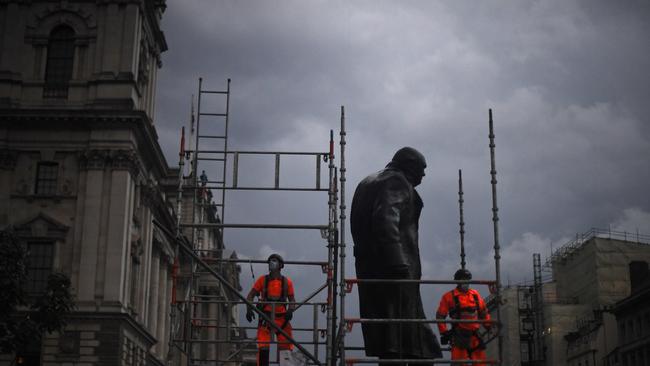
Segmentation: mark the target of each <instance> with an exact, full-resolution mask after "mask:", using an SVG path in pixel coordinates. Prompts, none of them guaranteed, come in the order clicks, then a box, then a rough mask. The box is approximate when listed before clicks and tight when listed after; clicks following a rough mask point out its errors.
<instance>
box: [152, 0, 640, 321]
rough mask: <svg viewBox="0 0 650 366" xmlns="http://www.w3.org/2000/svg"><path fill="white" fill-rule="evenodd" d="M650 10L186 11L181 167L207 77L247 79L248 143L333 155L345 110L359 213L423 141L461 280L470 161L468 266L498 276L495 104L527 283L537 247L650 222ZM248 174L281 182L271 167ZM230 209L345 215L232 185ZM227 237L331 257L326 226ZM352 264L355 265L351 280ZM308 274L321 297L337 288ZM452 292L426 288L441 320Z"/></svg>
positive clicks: (429, 237) (184, 6) (511, 245)
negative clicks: (404, 149)
mask: <svg viewBox="0 0 650 366" xmlns="http://www.w3.org/2000/svg"><path fill="white" fill-rule="evenodd" d="M649 14H650V11H649V6H648V4H647V2H643V1H630V2H610V1H564V0H553V1H529V2H521V1H514V0H513V1H507V2H502V3H499V4H495V3H489V2H475V1H471V2H470V1H456V2H431V1H412V2H397V1H367V2H363V1H361V2H347V1H334V2H332V1H317V2H302V1H295V2H277V1H276V2H243V1H221V2H213V1H198V0H191V1H174V2H168V9H167V12H166V13H165V16H164V30H165V32H166V36H167V38H168V42H169V51H168V52H167V53H165V54H164V55H163V64H164V66H163V68H162V69H161V70H160V81H159V86H158V106H157V118H156V125H157V127H158V132H159V135H160V141H161V142H162V143H163V147H164V149H165V153H166V154H167V156H168V158H169V162H170V164H171V165H175V164H176V160H177V158H176V156H177V155H176V153H177V144H178V143H177V141H178V131H179V130H180V125H181V123H186V122H187V120H188V116H189V103H190V95H191V94H193V93H194V94H195V93H196V89H197V78H198V77H199V76H203V77H204V81H205V84H206V88H211V89H222V88H223V87H225V80H226V78H228V77H230V78H232V79H233V83H232V91H233V93H232V100H231V135H230V136H231V139H230V147H231V148H232V149H249V148H255V149H261V150H272V149H278V150H323V151H324V150H326V149H327V144H328V140H329V130H330V129H334V130H335V131H337V130H338V123H339V107H340V105H345V106H346V116H347V127H348V136H347V139H348V145H347V149H348V150H347V156H346V157H347V167H348V186H347V199H348V207H349V201H350V199H351V197H352V193H353V191H354V187H355V185H356V183H357V182H358V181H359V180H361V179H362V178H363V177H364V176H365V175H367V174H369V173H371V172H373V171H375V170H378V169H381V168H382V167H383V166H384V165H385V164H386V163H387V162H388V160H389V159H390V157H391V156H392V154H393V153H394V151H395V150H396V149H398V148H399V147H401V146H406V145H409V146H413V147H416V148H418V149H420V150H421V151H422V152H423V153H424V154H425V156H426V157H427V160H428V163H429V164H428V165H429V168H428V169H427V176H426V177H425V180H424V182H423V184H422V186H420V187H419V191H420V193H421V195H422V197H423V199H424V201H425V207H424V211H423V215H422V219H421V220H422V221H421V235H420V237H421V253H422V259H423V262H424V269H425V276H427V277H429V278H449V277H451V275H452V274H453V271H454V270H455V269H456V268H457V266H458V262H459V260H458V256H457V252H458V207H457V205H458V204H457V199H458V198H457V187H456V185H457V169H459V168H462V169H463V175H464V178H465V180H464V186H465V199H466V203H465V221H466V223H467V227H466V228H467V234H466V240H467V250H468V263H469V265H470V268H472V269H473V270H474V271H475V277H483V276H485V277H493V276H494V268H493V261H492V259H491V258H492V245H493V244H492V221H491V211H490V208H491V201H490V185H489V180H490V176H489V150H488V146H487V145H488V139H487V110H488V108H494V113H495V126H496V135H497V137H496V143H497V148H496V155H497V171H498V177H497V178H498V180H499V186H498V193H499V208H500V211H499V214H500V218H501V221H500V223H499V224H500V231H501V246H502V248H503V253H502V254H503V256H504V260H503V264H504V267H503V275H504V281H505V280H506V278H510V280H511V281H512V282H517V281H521V280H526V279H529V277H530V276H531V274H532V265H530V264H531V263H532V258H531V255H532V253H534V252H540V253H542V255H543V257H544V256H545V255H547V254H548V249H549V242H553V243H554V245H559V243H562V242H564V240H565V239H566V238H570V237H572V236H573V235H574V234H575V233H576V232H583V231H586V230H588V229H589V228H590V227H594V226H595V227H603V228H606V227H608V226H610V225H611V226H612V227H632V226H634V227H637V226H638V227H639V229H640V230H641V231H643V230H644V229H643V228H646V229H645V230H650V228H648V227H647V225H643V223H645V222H646V221H647V220H648V218H647V212H650V198H648V195H647V185H648V181H649V180H650V168H649V166H648V163H647V156H649V155H650V141H649V140H650V127H649V126H650V123H648V122H649V120H648V116H649V115H650V107H649V106H650V104H649V103H647V99H648V96H649V95H650V73H648V72H647V70H648V69H650V43H648V42H647V35H648V34H650V16H649ZM215 108H216V105H215ZM336 137H337V139H338V136H336ZM336 150H337V151H336V154H337V159H339V158H340V156H339V152H338V145H337V147H336ZM337 163H338V160H337ZM283 167H286V168H287V169H289V170H288V171H287V173H288V174H289V173H291V174H293V173H296V174H300V173H301V172H302V171H303V170H308V167H303V166H302V165H300V164H297V166H296V167H294V168H291V166H290V165H289V164H288V165H286V166H284V165H283ZM248 173H249V174H251V177H250V178H249V179H252V180H253V181H255V180H260V181H264V180H265V179H267V178H266V177H267V176H268V166H267V167H264V166H263V165H262V164H261V163H260V165H255V167H254V169H253V168H251V169H249V170H248ZM262 173H264V174H262ZM214 174H216V173H214ZM301 179H302V178H301ZM227 205H228V207H229V208H228V213H227V221H230V220H234V221H240V222H242V221H248V222H270V221H274V222H282V221H287V222H288V221H294V222H296V221H297V222H300V223H320V222H322V221H325V220H326V218H327V216H326V215H327V211H326V206H325V205H326V197H323V196H318V195H315V196H306V195H305V196H291V195H277V196H275V195H267V196H263V195H252V194H241V193H233V194H230V193H229V195H228V201H227ZM630 230H632V229H630ZM226 239H227V245H228V246H229V247H230V248H232V249H236V250H237V251H238V252H240V253H242V254H243V255H245V256H248V257H252V258H256V257H264V256H266V255H267V254H268V252H269V251H270V250H277V251H280V252H283V253H286V254H287V257H290V258H293V259H296V258H300V259H310V260H311V259H322V258H324V254H325V248H324V245H325V243H324V241H323V240H322V239H321V238H320V236H319V235H318V234H317V233H284V232H279V231H274V232H263V231H242V230H232V231H228V230H227V233H226ZM347 239H348V244H351V238H350V237H349V234H348V237H347ZM349 249H350V247H348V251H349ZM348 254H349V252H348ZM352 264H353V258H352V256H348V262H347V265H348V266H347V268H348V275H349V276H350V277H352V276H354V271H353V265H352ZM291 270H292V271H294V269H291ZM246 271H247V272H246V273H245V276H243V281H244V283H245V287H246V286H248V285H249V283H248V282H247V281H249V280H250V276H249V274H248V272H250V271H249V270H248V269H246ZM261 271H264V268H263V266H262V267H260V266H258V267H256V274H257V275H259V273H260V272H261ZM295 271H296V272H292V274H291V275H292V276H295V277H297V278H300V281H301V282H302V285H301V286H302V288H301V291H303V293H304V291H307V289H309V288H310V287H313V286H317V284H318V283H319V281H320V279H321V277H320V276H319V275H318V274H316V273H314V271H313V268H308V269H300V268H298V269H295ZM442 290H444V289H443V288H432V287H429V286H427V287H423V298H424V301H425V306H426V308H427V312H428V314H429V315H430V316H432V313H433V311H434V310H435V306H437V301H438V299H439V295H440V294H441V291H442ZM481 290H482V291H483V292H484V290H485V289H481ZM354 299H355V295H354V293H353V294H352V296H351V301H350V303H351V304H352V305H350V306H351V307H352V308H351V309H349V310H350V311H351V312H354V311H355V307H354ZM356 331H357V332H358V329H357V330H356Z"/></svg>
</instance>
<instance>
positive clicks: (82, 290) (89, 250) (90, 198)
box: [75, 150, 108, 302]
mask: <svg viewBox="0 0 650 366" xmlns="http://www.w3.org/2000/svg"><path fill="white" fill-rule="evenodd" d="M107 156H108V152H107V151H104V150H91V151H87V152H85V153H84V155H83V156H82V158H81V168H82V170H86V172H85V176H86V182H85V191H84V192H83V195H84V197H83V202H84V204H83V216H82V220H81V221H77V222H76V223H75V224H76V225H81V227H82V229H81V243H80V244H81V248H80V256H79V282H78V284H77V299H78V300H79V301H81V302H86V301H87V302H92V301H94V300H95V291H96V289H95V281H96V280H97V262H98V249H99V245H100V243H99V242H100V231H101V227H102V224H103V223H102V212H103V205H104V204H105V202H104V201H103V197H102V194H103V192H104V169H105V168H106V159H107Z"/></svg>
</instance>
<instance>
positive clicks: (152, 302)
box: [147, 249, 160, 335]
mask: <svg viewBox="0 0 650 366" xmlns="http://www.w3.org/2000/svg"><path fill="white" fill-rule="evenodd" d="M150 272H151V282H150V285H149V287H150V288H151V291H150V292H149V310H148V312H149V317H148V322H147V326H148V328H149V331H150V332H151V334H153V335H156V334H158V333H157V332H156V326H157V325H158V290H159V287H160V283H159V277H160V252H159V251H158V250H157V249H154V250H153V254H152V256H151V269H150Z"/></svg>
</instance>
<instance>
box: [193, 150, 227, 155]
mask: <svg viewBox="0 0 650 366" xmlns="http://www.w3.org/2000/svg"><path fill="white" fill-rule="evenodd" d="M196 152H198V153H199V154H223V153H224V152H223V151H221V150H196Z"/></svg>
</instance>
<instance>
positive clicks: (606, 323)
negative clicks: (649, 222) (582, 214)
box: [489, 231, 650, 366]
mask: <svg viewBox="0 0 650 366" xmlns="http://www.w3.org/2000/svg"><path fill="white" fill-rule="evenodd" d="M611 236H612V234H611V233H609V232H602V231H601V232H598V231H592V232H590V233H588V234H586V235H583V237H580V238H579V239H577V240H574V241H571V242H570V243H567V244H566V245H565V246H563V247H562V248H560V249H558V250H557V251H556V252H555V253H554V254H553V256H552V257H551V258H550V260H549V262H548V263H547V264H548V265H550V268H551V269H552V274H553V277H552V281H550V282H548V281H547V282H544V283H542V284H541V286H538V287H537V288H536V287H535V286H518V287H509V288H504V290H503V301H504V304H503V305H502V308H501V309H502V310H501V314H502V322H503V325H504V333H503V336H504V338H503V339H504V363H503V364H504V365H548V366H551V365H553V366H555V365H567V366H594V365H606V364H607V362H608V360H610V359H612V357H614V356H613V354H612V352H615V350H616V349H617V347H619V349H618V350H619V353H620V351H621V345H620V344H619V343H620V340H619V338H618V332H619V329H621V327H620V326H617V319H616V317H615V310H614V309H615V308H616V307H617V306H618V305H619V304H620V303H619V302H620V301H621V300H623V299H625V298H627V297H628V296H630V294H631V278H632V275H631V271H630V268H631V267H630V265H631V263H635V262H641V263H646V264H647V263H649V262H650V245H648V244H646V243H645V242H641V241H640V240H638V239H639V238H640V239H643V240H644V241H647V239H648V237H647V236H643V237H641V236H639V235H636V236H635V235H630V234H626V235H625V238H623V240H620V239H619V238H616V239H615V238H611ZM625 239H627V240H625ZM640 311H641V310H640ZM640 315H641V319H643V313H641V314H640ZM649 319H650V315H649ZM513 323H516V324H513ZM639 329H641V328H639ZM617 340H618V341H617ZM626 344H627V343H626ZM635 349H636V348H635ZM489 352H490V354H491V355H496V342H493V343H492V344H490V348H489ZM634 352H636V351H634ZM529 355H530V356H529ZM637 357H638V356H637ZM646 359H647V358H646ZM641 364H643V363H639V364H638V365H641ZM628 365H637V364H635V363H628Z"/></svg>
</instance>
